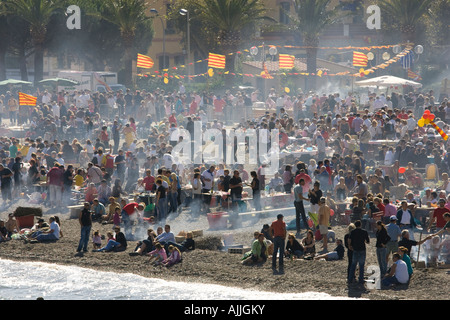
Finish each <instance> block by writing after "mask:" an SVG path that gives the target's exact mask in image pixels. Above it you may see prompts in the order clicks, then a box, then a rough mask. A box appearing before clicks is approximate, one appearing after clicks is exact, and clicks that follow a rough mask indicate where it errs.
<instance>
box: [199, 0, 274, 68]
mask: <svg viewBox="0 0 450 320" xmlns="http://www.w3.org/2000/svg"><path fill="white" fill-rule="evenodd" d="M197 5H198V8H199V12H200V19H201V20H202V21H203V22H204V23H205V24H206V26H207V28H208V29H209V30H212V31H213V32H215V34H216V42H217V45H218V47H219V50H220V51H221V52H219V53H222V54H226V55H227V66H228V69H229V70H230V71H231V72H233V71H234V62H235V61H234V58H235V55H228V53H234V52H236V51H237V50H238V49H239V46H240V44H241V43H242V41H243V38H244V37H246V38H248V37H249V32H251V31H253V30H254V28H255V26H256V25H257V22H258V21H261V20H272V19H271V18H269V17H267V16H266V15H265V8H264V5H263V3H262V1H260V0H210V1H202V2H201V3H199V4H197Z"/></svg>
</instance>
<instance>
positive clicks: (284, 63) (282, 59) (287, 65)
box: [278, 53, 295, 69]
mask: <svg viewBox="0 0 450 320" xmlns="http://www.w3.org/2000/svg"><path fill="white" fill-rule="evenodd" d="M278 60H279V68H280V69H292V68H293V67H294V61H295V56H292V55H290V54H282V53H280V55H279V57H278Z"/></svg>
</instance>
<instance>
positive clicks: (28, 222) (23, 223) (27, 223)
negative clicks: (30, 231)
mask: <svg viewBox="0 0 450 320" xmlns="http://www.w3.org/2000/svg"><path fill="white" fill-rule="evenodd" d="M16 220H17V224H18V226H19V229H25V228H32V227H33V226H34V215H32V214H31V215H28V216H21V217H17V218H16Z"/></svg>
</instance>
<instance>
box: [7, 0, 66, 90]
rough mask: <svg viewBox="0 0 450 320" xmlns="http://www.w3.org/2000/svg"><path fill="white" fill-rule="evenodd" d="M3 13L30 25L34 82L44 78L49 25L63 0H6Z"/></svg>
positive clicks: (60, 7)
mask: <svg viewBox="0 0 450 320" xmlns="http://www.w3.org/2000/svg"><path fill="white" fill-rule="evenodd" d="M3 4H4V5H3V7H2V8H1V13H2V14H6V15H11V16H17V17H20V18H21V19H23V20H24V21H26V22H27V23H28V24H29V26H30V34H31V39H32V43H33V48H34V84H35V86H36V85H37V84H38V82H39V81H41V80H42V79H43V75H44V49H45V45H44V44H45V41H46V35H47V25H48V24H49V22H50V19H51V18H52V17H53V15H54V14H56V13H57V12H59V10H60V9H62V7H63V1H62V0H5V1H4V2H3Z"/></svg>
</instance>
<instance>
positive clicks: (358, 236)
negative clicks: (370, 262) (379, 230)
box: [347, 220, 370, 284]
mask: <svg viewBox="0 0 450 320" xmlns="http://www.w3.org/2000/svg"><path fill="white" fill-rule="evenodd" d="M369 243H370V239H369V234H368V232H367V231H366V230H364V229H362V228H361V220H357V221H355V230H353V231H352V232H351V233H350V236H349V237H348V246H349V249H350V250H352V251H353V257H352V264H351V266H350V271H349V275H348V279H347V281H348V283H349V284H351V283H352V282H353V280H355V271H356V264H358V267H359V279H358V283H359V284H364V265H365V263H366V244H369Z"/></svg>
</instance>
